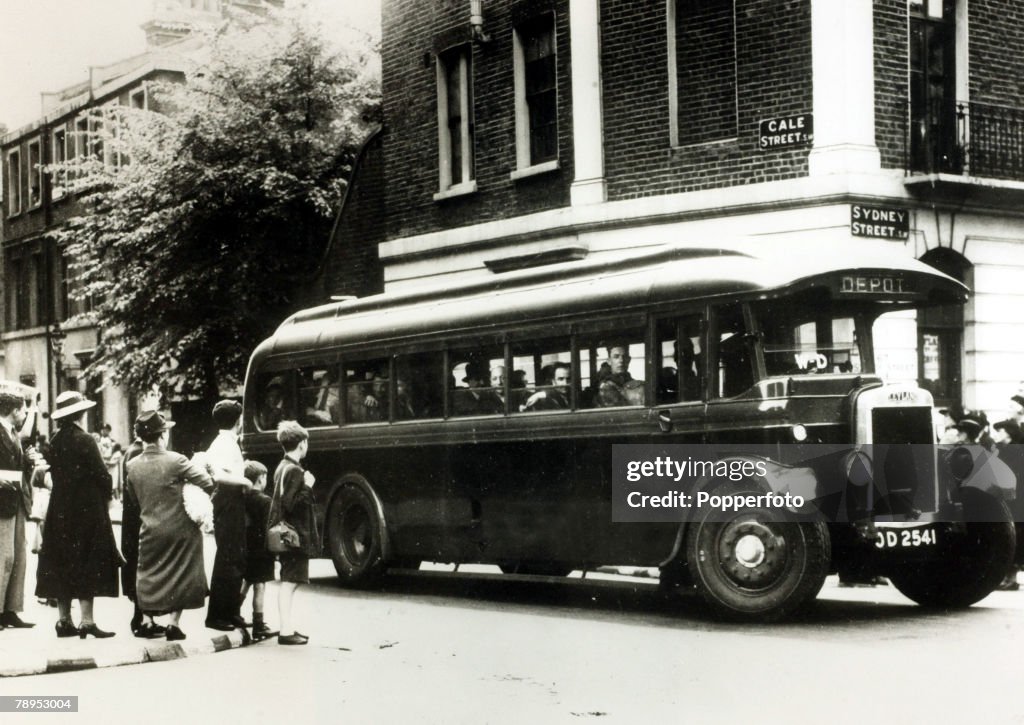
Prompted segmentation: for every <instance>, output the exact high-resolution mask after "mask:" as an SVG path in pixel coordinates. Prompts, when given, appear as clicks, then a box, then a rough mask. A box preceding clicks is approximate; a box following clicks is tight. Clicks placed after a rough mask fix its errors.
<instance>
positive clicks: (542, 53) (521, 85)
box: [512, 13, 558, 170]
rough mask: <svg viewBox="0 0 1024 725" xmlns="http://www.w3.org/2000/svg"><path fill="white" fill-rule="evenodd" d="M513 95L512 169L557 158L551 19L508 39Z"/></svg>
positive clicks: (538, 20) (519, 29)
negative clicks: (513, 86)
mask: <svg viewBox="0 0 1024 725" xmlns="http://www.w3.org/2000/svg"><path fill="white" fill-rule="evenodd" d="M512 50H513V65H514V68H515V95H516V168H517V169H519V170H523V169H527V168H530V167H532V166H537V165H539V164H543V163H546V162H551V161H555V160H556V159H557V158H558V94H557V89H556V83H555V81H556V78H555V75H556V74H555V16H554V14H552V13H545V14H544V15H541V16H540V17H537V18H534V19H532V20H530V21H529V22H527V23H524V24H523V25H520V26H519V27H517V28H516V29H515V32H514V33H513V36H512Z"/></svg>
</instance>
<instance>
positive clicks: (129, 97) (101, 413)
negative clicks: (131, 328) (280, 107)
mask: <svg viewBox="0 0 1024 725" xmlns="http://www.w3.org/2000/svg"><path fill="white" fill-rule="evenodd" d="M281 2H282V0H157V1H156V2H154V3H153V12H152V15H151V17H150V19H149V20H147V21H146V22H145V23H143V25H142V26H141V28H142V31H143V32H145V35H146V50H145V51H144V52H142V53H139V54H138V55H134V56H130V57H126V58H124V59H122V60H120V61H117V62H115V63H111V64H109V65H106V66H91V67H90V68H89V69H88V80H84V81H82V82H80V83H77V84H75V85H71V86H68V87H66V88H63V89H60V90H59V91H56V92H52V93H49V92H48V93H42V94H41V115H40V116H39V118H37V119H36V120H35V121H33V122H32V123H29V124H27V125H25V126H22V127H20V128H16V129H13V130H11V131H10V132H8V133H7V134H5V135H0V160H2V188H3V194H0V198H2V207H0V214H2V216H3V226H2V244H3V249H2V251H3V254H2V267H0V270H2V279H3V295H0V306H2V308H3V314H2V315H0V318H2V322H3V334H2V338H0V340H2V345H0V374H2V375H0V376H2V377H7V378H10V379H14V380H20V381H21V382H23V383H26V384H28V385H32V386H33V387H35V388H37V389H38V390H39V391H40V392H41V394H42V396H43V397H42V401H41V408H42V409H45V410H52V409H53V407H54V400H55V399H56V397H57V395H58V394H60V393H61V392H63V391H66V390H78V391H79V392H82V393H84V394H85V395H87V396H88V397H89V398H91V399H93V400H95V401H97V403H98V405H97V406H96V407H95V408H92V409H91V410H90V412H89V418H88V425H89V428H90V429H92V430H97V429H98V428H99V426H100V425H101V424H102V423H109V424H110V425H111V427H112V429H113V435H114V438H115V439H117V440H119V441H121V442H122V443H127V442H128V441H130V440H131V439H132V437H133V436H132V423H133V421H134V418H135V413H136V410H137V408H138V405H139V401H138V400H136V399H135V398H134V397H133V396H131V395H129V394H128V393H127V391H125V390H124V389H123V388H121V387H120V386H117V385H113V384H111V381H109V380H101V379H99V377H88V376H86V375H85V370H86V368H87V367H88V365H89V363H90V362H91V361H92V358H93V356H94V354H95V352H96V346H97V344H98V341H99V334H100V331H99V329H98V328H97V327H96V325H95V324H93V323H92V322H91V321H90V320H89V318H88V316H87V313H89V312H90V311H91V310H92V307H93V303H94V301H93V300H90V299H79V298H78V296H77V295H75V294H74V291H75V289H76V285H77V282H76V279H75V267H74V263H75V260H74V259H72V258H71V257H70V256H69V254H68V253H67V250H66V248H65V245H59V244H58V243H57V242H56V240H55V238H54V236H53V234H52V232H53V231H54V230H56V229H58V228H60V227H61V226H62V225H63V224H64V223H65V222H67V221H68V220H69V219H71V218H73V217H75V216H77V215H79V214H81V213H82V206H81V197H82V195H83V194H84V193H85V192H87V191H88V190H89V189H90V188H91V187H92V186H94V184H95V180H94V179H90V178H88V177H87V176H86V175H85V174H84V173H77V172H75V171H69V172H68V173H65V174H51V173H47V172H46V171H45V167H46V166H48V165H50V164H60V163H64V162H72V163H73V162H76V161H85V160H87V159H95V160H100V161H102V162H103V164H104V165H106V166H108V167H111V166H112V167H115V168H116V167H118V166H120V165H121V164H126V163H130V160H129V159H125V158H124V157H122V156H120V155H119V154H118V153H116V152H115V151H114V150H113V149H112V148H111V145H110V144H105V143H104V140H105V139H107V138H110V137H111V136H112V135H115V134H116V133H117V119H118V114H119V113H122V112H132V111H137V110H146V111H153V112H157V113H160V112H163V110H164V109H161V108H160V104H159V102H158V101H157V100H156V98H155V94H153V93H152V92H151V89H152V87H153V85H154V84H157V83H183V82H185V80H186V71H187V70H188V69H189V67H190V65H191V62H192V61H191V60H190V59H191V58H195V57H197V56H198V54H201V53H202V52H203V41H202V35H200V34H199V33H197V32H195V31H197V30H199V29H202V28H209V27H216V26H217V25H219V24H221V23H223V22H226V21H228V20H230V18H231V17H232V13H235V12H241V13H249V14H256V15H257V16H258V15H260V14H262V13H265V12H266V10H267V8H268V7H270V6H274V7H278V6H280V5H281ZM111 273H112V274H116V273H117V270H111ZM154 382H155V381H154ZM205 418H206V415H205V411H204V417H203V419H204V420H205ZM45 425H46V424H44V426H45ZM50 432H51V433H52V431H50Z"/></svg>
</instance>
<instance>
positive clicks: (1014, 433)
mask: <svg viewBox="0 0 1024 725" xmlns="http://www.w3.org/2000/svg"><path fill="white" fill-rule="evenodd" d="M992 428H994V429H995V430H1003V431H1006V435H1008V436H1009V437H1010V440H1012V441H1013V442H1014V443H1016V442H1018V441H1020V440H1021V436H1022V431H1021V429H1020V424H1019V423H1018V422H1017V421H1015V420H1014V419H1013V418H1007V419H1006V420H1001V421H999V422H998V423H993V424H992Z"/></svg>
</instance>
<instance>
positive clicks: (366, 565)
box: [327, 483, 384, 587]
mask: <svg viewBox="0 0 1024 725" xmlns="http://www.w3.org/2000/svg"><path fill="white" fill-rule="evenodd" d="M382 529H383V523H382V521H381V519H380V516H379V515H378V514H377V507H376V505H375V504H374V501H373V499H372V498H371V497H370V495H369V494H368V493H367V492H366V491H364V490H363V489H362V488H361V487H359V486H357V485H356V484H353V483H346V484H343V485H342V487H341V490H340V491H338V493H337V494H336V495H335V496H334V498H333V499H332V501H331V505H330V508H329V509H328V511H327V540H328V544H329V546H330V553H331V559H332V560H333V561H334V568H335V570H336V571H337V572H338V578H339V580H340V581H341V584H342V586H346V587H367V586H372V585H373V584H376V583H377V582H378V581H379V580H380V577H381V575H382V574H383V573H384V560H383V556H382V551H381V545H382V541H383V537H384V532H383V530H382Z"/></svg>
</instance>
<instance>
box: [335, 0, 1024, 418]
mask: <svg viewBox="0 0 1024 725" xmlns="http://www.w3.org/2000/svg"><path fill="white" fill-rule="evenodd" d="M475 6H476V4H475V3H471V2H469V0H383V9H382V22H383V28H382V42H383V57H382V64H383V98H384V126H383V131H382V133H381V134H380V136H379V137H378V138H377V139H376V143H378V144H379V147H380V151H379V154H377V155H376V156H375V158H378V159H379V163H380V164H381V166H380V169H378V170H377V171H376V172H372V173H380V174H381V175H382V177H383V183H382V184H380V185H379V188H382V189H383V191H382V194H383V197H382V200H381V203H380V205H379V207H380V208H381V209H383V215H382V217H381V218H380V223H379V225H378V231H376V232H375V233H374V235H375V236H377V235H379V236H382V237H383V239H382V240H381V239H378V238H374V237H373V236H366V237H364V238H363V239H362V240H361V242H362V244H363V245H364V246H365V245H367V244H371V245H375V246H376V247H377V250H378V252H379V258H380V263H381V265H382V270H383V280H384V286H385V288H386V289H388V290H399V289H408V288H413V287H416V286H423V285H438V284H441V285H444V284H454V283H459V282H463V281H466V280H469V279H479V278H481V277H487V276H492V275H494V274H500V270H501V269H508V268H515V267H521V266H527V265H533V264H542V263H551V262H557V261H565V260H570V259H579V258H583V257H586V258H588V259H596V258H601V257H605V258H611V257H615V256H624V255H627V254H632V253H635V252H637V251H640V250H641V249H642V248H650V247H655V246H661V245H679V246H689V245H707V244H711V245H714V244H716V243H719V242H721V241H723V240H730V241H735V242H736V243H739V244H741V245H744V244H749V245H775V246H774V248H775V249H777V250H778V257H777V258H778V263H779V264H786V257H787V255H791V254H799V253H800V251H799V250H800V249H801V248H802V247H804V246H805V245H810V246H814V247H822V246H825V247H834V248H836V249H837V250H839V249H842V250H845V251H851V250H852V251H857V250H863V251H865V252H867V251H870V250H874V249H879V248H887V249H892V250H896V251H898V252H899V253H902V254H906V255H910V256H913V257H916V258H920V259H923V260H925V261H926V262H929V263H931V264H932V265H934V266H936V267H938V268H940V269H942V270H943V271H946V272H947V273H949V274H951V275H953V276H955V277H958V278H959V279H961V280H963V281H964V282H965V283H966V284H967V285H968V286H969V287H970V288H971V289H972V291H973V295H972V299H971V301H970V302H969V304H968V305H967V306H966V307H965V308H963V309H962V310H961V309H936V310H929V311H927V312H926V313H922V314H920V315H918V316H914V315H913V314H911V315H903V316H897V317H896V318H895V319H891V320H886V321H884V322H880V323H879V325H880V327H881V328H882V329H879V330H876V332H877V343H878V348H879V349H878V350H877V353H876V357H877V358H878V360H877V362H878V367H879V370H880V372H881V373H882V374H883V375H885V376H887V377H888V378H889V379H891V380H908V381H911V380H912V381H918V382H919V383H921V384H923V385H924V386H925V387H927V388H929V389H930V390H931V391H932V392H933V394H934V395H935V398H936V401H937V402H938V403H939V404H948V403H952V402H956V401H959V402H962V403H963V404H965V405H967V406H968V407H980V408H983V409H985V410H987V411H988V412H989V415H990V417H991V416H1001V415H1003V414H1004V413H1005V412H1006V409H1007V405H1008V403H1009V397H1010V395H1012V394H1014V392H1016V390H1017V389H1018V387H1019V385H1020V384H1021V380H1022V379H1024V334H1022V332H1024V288H1022V286H1021V284H1020V280H1022V279H1024V219H1022V217H1021V214H1020V211H1019V210H1020V208H1021V203H1022V202H1024V111H1022V101H1024V87H1022V86H1021V83H1020V79H1021V78H1022V77H1024V74H1022V72H1021V71H1022V68H1021V66H1022V65H1024V60H1022V58H1024V22H1022V20H1024V9H1022V8H1021V6H1020V5H1019V3H1017V2H1015V0H658V1H652V2H636V1H633V2H630V1H628V0H487V1H486V2H484V3H482V13H479V14H474V13H475V11H476V10H477V9H478V8H477V7H475ZM369 173H371V172H369V171H367V169H365V168H361V169H360V170H359V174H360V175H366V174H369ZM357 183H358V179H357ZM363 208H369V205H364V207H363ZM342 216H343V219H344V216H345V213H344V212H343V215H342ZM342 226H343V227H345V224H344V223H343V225H342ZM354 226H357V225H353V223H352V222H351V221H349V222H348V227H349V228H354ZM348 242H349V243H348V244H347V245H346V250H348V251H349V252H350V253H351V250H356V251H358V248H359V243H360V240H348ZM378 242H379V243H378ZM332 250H333V251H332V252H331V253H332V254H335V255H338V256H339V257H340V256H341V255H344V254H345V253H346V250H343V249H341V247H338V249H337V250H334V248H333V247H332ZM340 267H341V265H335V268H340ZM495 270H497V271H495ZM341 282H342V280H341V279H340V278H339V280H338V283H335V284H334V287H335V288H340V287H341V286H343V285H342V284H340V283H341ZM330 287H331V284H330V280H328V282H327V284H325V288H330Z"/></svg>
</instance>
